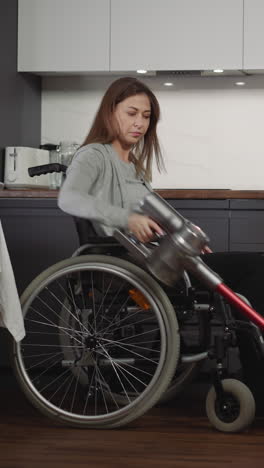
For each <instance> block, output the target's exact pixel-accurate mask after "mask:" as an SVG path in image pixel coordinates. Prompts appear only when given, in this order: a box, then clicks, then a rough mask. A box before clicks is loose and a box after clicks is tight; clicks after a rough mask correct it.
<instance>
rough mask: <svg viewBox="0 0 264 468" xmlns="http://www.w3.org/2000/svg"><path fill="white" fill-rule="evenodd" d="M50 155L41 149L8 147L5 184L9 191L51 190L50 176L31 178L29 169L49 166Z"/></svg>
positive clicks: (6, 149)
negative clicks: (43, 165) (44, 165)
mask: <svg viewBox="0 0 264 468" xmlns="http://www.w3.org/2000/svg"><path fill="white" fill-rule="evenodd" d="M49 162H50V153H49V151H47V150H44V149H39V148H28V147H25V146H8V147H6V148H5V173H4V183H5V187H6V188H8V189H14V190H17V189H29V188H39V189H49V188H50V177H49V174H46V175H41V176H35V177H30V176H29V174H28V168H29V167H31V166H40V165H42V164H49Z"/></svg>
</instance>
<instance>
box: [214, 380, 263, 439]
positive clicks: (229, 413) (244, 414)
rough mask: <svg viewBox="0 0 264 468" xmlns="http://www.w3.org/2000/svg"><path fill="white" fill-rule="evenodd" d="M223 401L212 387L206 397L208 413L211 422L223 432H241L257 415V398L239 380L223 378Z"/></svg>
mask: <svg viewBox="0 0 264 468" xmlns="http://www.w3.org/2000/svg"><path fill="white" fill-rule="evenodd" d="M222 386H223V390H224V395H223V398H222V401H220V399H219V398H218V397H217V395H216V392H215V388H214V387H211V389H210V390H209V392H208V394H207V398H206V413H207V417H208V419H209V421H210V422H211V424H212V425H213V426H214V427H215V428H216V429H218V430H219V431H222V432H239V431H242V430H243V429H245V428H246V427H248V426H249V425H250V424H251V423H252V421H253V419H254V417H255V400H254V397H253V395H252V393H251V391H250V390H249V388H248V387H247V386H246V385H245V384H244V383H243V382H240V381H239V380H235V379H225V380H222Z"/></svg>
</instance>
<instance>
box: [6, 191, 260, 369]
mask: <svg viewBox="0 0 264 468" xmlns="http://www.w3.org/2000/svg"><path fill="white" fill-rule="evenodd" d="M168 202H169V203H170V204H171V205H172V206H173V207H174V208H175V209H176V210H177V211H179V212H180V213H181V214H182V215H183V216H184V217H186V218H188V219H189V220H191V221H192V222H194V223H195V224H197V225H198V226H200V227H201V228H202V229H203V230H204V231H205V232H206V234H207V235H208V236H209V238H210V239H211V242H210V246H211V248H212V250H214V251H228V250H241V251H246V250H248V251H261V250H263V251H264V235H263V233H264V200H175V199H173V200H172V199H170V200H168ZM0 219H1V222H2V227H3V231H4V234H5V238H6V243H7V247H8V250H9V254H10V259H11V262H12V266H13V270H14V274H15V279H16V283H17V288H18V292H19V294H21V293H22V292H23V290H24V289H25V288H26V287H27V285H28V284H29V283H30V282H31V281H32V280H33V279H34V278H35V277H36V276H37V275H38V274H39V273H41V272H42V271H43V270H44V269H46V268H48V267H49V266H51V265H53V264H54V263H56V262H59V261H60V260H63V259H66V258H69V257H70V256H71V255H72V254H73V252H74V251H75V250H76V249H77V248H78V246H79V244H78V236H77V232H76V229H75V225H74V221H73V218H72V217H71V216H68V215H66V214H65V213H63V212H62V211H61V210H60V209H59V208H58V207H57V200H56V199H29V198H20V199H14V198H12V199H11V198H6V199H4V198H2V199H0ZM7 336H8V333H7V332H6V331H5V330H3V329H2V330H0V366H6V365H8V357H7V346H6V340H7Z"/></svg>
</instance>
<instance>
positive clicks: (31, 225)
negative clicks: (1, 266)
mask: <svg viewBox="0 0 264 468" xmlns="http://www.w3.org/2000/svg"><path fill="white" fill-rule="evenodd" d="M0 216H1V222H2V227H3V231H4V234H5V238H6V243H7V247H8V251H9V255H10V259H11V262H12V266H13V270H14V274H15V278H16V282H17V288H18V292H19V294H21V293H22V292H23V290H24V289H25V288H26V286H27V285H28V284H29V283H30V282H31V281H32V280H33V279H34V278H35V276H37V275H38V274H39V273H41V271H43V270H44V269H46V268H48V267H49V266H51V265H53V264H54V263H56V262H58V261H60V260H63V259H65V258H68V257H70V256H71V255H72V253H73V252H74V250H76V248H78V238H77V233H76V231H75V227H74V222H73V218H72V217H71V216H67V215H66V214H64V213H63V212H62V211H61V210H60V209H59V208H58V207H57V201H56V200H55V199H48V200H44V199H41V200H38V199H29V200H28V199H16V200H13V199H2V200H0Z"/></svg>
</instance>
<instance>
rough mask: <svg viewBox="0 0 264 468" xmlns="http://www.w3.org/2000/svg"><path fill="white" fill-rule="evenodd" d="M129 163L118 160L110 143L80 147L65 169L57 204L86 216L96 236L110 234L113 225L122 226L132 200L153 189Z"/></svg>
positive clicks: (75, 213) (132, 207) (138, 199)
mask: <svg viewBox="0 0 264 468" xmlns="http://www.w3.org/2000/svg"><path fill="white" fill-rule="evenodd" d="M132 166H133V167H134V165H133V163H130V164H127V163H124V162H123V161H121V160H120V158H119V156H118V155H117V153H116V151H115V150H114V148H113V147H112V145H110V144H106V145H103V144H99V143H93V144H90V145H86V146H83V147H82V148H80V149H79V150H78V151H77V153H76V154H75V156H74V158H73V160H72V163H71V164H70V166H69V168H68V170H67V174H66V180H65V181H64V183H63V186H62V187H61V190H60V193H59V198H58V206H59V207H60V208H61V209H62V210H63V211H65V212H66V213H69V214H71V215H73V216H77V217H80V218H86V219H89V220H90V221H91V222H92V224H93V226H94V228H95V231H96V232H97V234H98V235H103V236H105V235H107V236H111V235H112V234H113V231H114V229H115V228H123V229H125V228H126V227H127V223H128V216H129V214H130V213H131V212H133V211H135V202H136V201H137V202H139V201H140V200H141V199H142V198H143V197H144V195H146V194H147V193H148V192H149V191H152V188H151V186H150V185H149V184H148V183H147V182H145V181H144V180H143V179H142V178H138V177H137V176H136V173H135V171H134V172H133V167H132ZM127 174H128V175H127ZM132 198H133V199H132Z"/></svg>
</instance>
